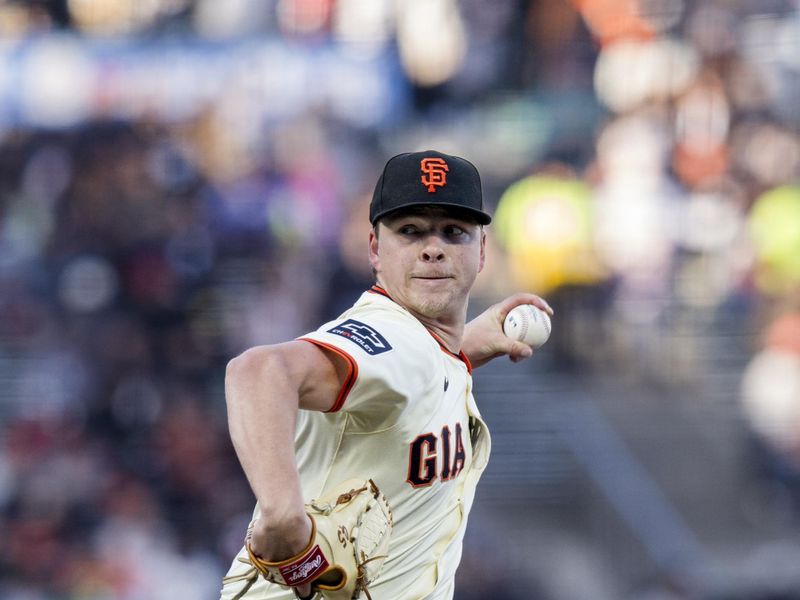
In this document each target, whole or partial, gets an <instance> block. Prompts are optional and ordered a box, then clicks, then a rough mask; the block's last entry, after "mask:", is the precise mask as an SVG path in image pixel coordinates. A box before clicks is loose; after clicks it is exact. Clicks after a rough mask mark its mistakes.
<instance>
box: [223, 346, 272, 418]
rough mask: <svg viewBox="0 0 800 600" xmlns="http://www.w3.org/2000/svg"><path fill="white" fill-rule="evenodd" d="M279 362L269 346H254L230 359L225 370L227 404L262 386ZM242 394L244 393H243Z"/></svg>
mask: <svg viewBox="0 0 800 600" xmlns="http://www.w3.org/2000/svg"><path fill="white" fill-rule="evenodd" d="M279 360H280V356H279V355H278V353H276V352H275V351H274V349H273V348H272V347H271V346H256V347H253V348H250V349H249V350H246V351H244V352H243V353H242V354H240V355H239V356H237V357H235V358H232V359H231V360H230V361H229V362H228V365H227V367H226V368H225V392H226V393H225V397H226V400H227V402H228V404H231V403H232V402H234V401H236V399H237V398H241V397H246V396H247V395H248V394H247V393H246V392H247V391H248V390H252V389H253V388H254V387H258V386H260V385H263V383H260V382H263V381H264V380H268V379H269V372H270V370H271V369H275V368H277V367H276V363H277V362H278V361H279ZM243 392H244V393H243Z"/></svg>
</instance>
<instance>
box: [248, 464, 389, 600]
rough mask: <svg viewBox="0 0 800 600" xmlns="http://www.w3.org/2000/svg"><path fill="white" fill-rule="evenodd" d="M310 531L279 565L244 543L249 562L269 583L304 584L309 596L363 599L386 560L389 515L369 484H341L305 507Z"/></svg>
mask: <svg viewBox="0 0 800 600" xmlns="http://www.w3.org/2000/svg"><path fill="white" fill-rule="evenodd" d="M306 512H307V513H308V515H309V516H310V517H311V521H312V523H313V531H312V532H311V540H310V542H309V544H308V546H307V547H306V548H305V549H304V550H303V551H302V552H300V553H299V554H298V555H297V556H293V557H291V558H288V559H286V560H282V561H279V562H270V561H266V560H263V559H262V558H261V557H259V556H257V555H255V554H254V553H253V552H252V551H251V549H250V546H249V544H247V546H246V547H247V552H248V555H249V558H250V563H251V564H252V565H253V566H254V567H255V568H256V569H258V571H259V572H260V573H261V574H262V575H263V576H264V577H265V578H266V579H268V580H270V581H272V582H273V583H277V584H278V585H281V586H285V587H299V586H301V585H303V584H306V583H310V584H311V589H312V591H313V592H314V594H312V597H313V598H318V597H321V598H327V599H330V600H351V599H352V598H361V597H362V596H361V592H362V591H363V592H364V594H365V596H363V597H366V598H369V597H370V596H369V591H368V586H369V584H370V583H372V582H373V581H375V579H376V578H377V577H378V575H379V574H380V571H381V568H382V567H383V563H384V561H385V560H386V558H387V556H388V554H387V553H388V549H389V537H390V535H391V532H392V511H391V510H390V508H389V504H388V502H387V501H386V497H385V496H384V495H383V494H382V493H381V491H380V490H379V489H378V487H377V486H376V485H375V483H374V482H373V481H372V480H371V479H368V480H367V481H363V480H352V479H351V480H347V481H344V482H342V483H340V484H339V485H337V486H335V487H334V488H333V489H331V490H330V491H329V492H328V493H327V494H325V495H324V496H322V497H320V498H317V499H316V500H312V501H311V502H309V503H308V504H306Z"/></svg>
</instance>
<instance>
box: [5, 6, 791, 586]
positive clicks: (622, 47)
mask: <svg viewBox="0 0 800 600" xmlns="http://www.w3.org/2000/svg"><path fill="white" fill-rule="evenodd" d="M426 148H436V149H440V150H443V151H446V152H451V153H454V154H458V155H461V156H465V157H467V158H469V159H471V160H472V161H473V162H474V163H475V164H476V165H477V166H478V167H479V169H480V171H481V173H482V176H483V184H484V193H485V196H486V202H487V204H488V205H489V208H490V210H491V211H492V212H493V213H494V214H495V221H494V222H493V224H492V225H491V226H490V227H489V229H488V232H489V236H490V248H489V259H488V265H487V268H486V270H485V272H484V273H483V274H482V275H481V278H480V279H479V283H478V286H477V288H476V292H475V296H474V301H473V304H472V306H471V312H477V311H479V310H481V309H482V308H483V307H485V306H487V305H488V304H490V303H491V302H493V301H496V300H497V299H499V298H500V297H502V296H503V295H504V294H506V293H509V292H512V291H516V290H528V291H532V292H535V293H538V294H540V295H542V296H544V297H546V298H547V299H548V300H549V301H550V303H551V304H553V306H554V307H555V309H556V316H555V319H554V337H553V339H551V340H550V341H549V342H548V344H547V345H546V346H545V347H544V348H543V349H542V351H540V352H539V353H538V355H537V357H536V358H535V359H534V360H531V361H527V362H526V363H523V364H522V365H513V366H512V365H510V364H508V363H504V362H502V361H496V363H497V364H492V365H490V366H488V367H486V368H484V369H482V370H480V371H478V372H477V373H476V386H477V387H478V391H479V393H480V396H479V398H478V399H479V404H481V406H482V407H484V408H483V409H482V410H484V411H485V413H486V418H487V420H488V421H489V423H490V426H491V427H492V429H493V432H494V440H495V442H494V443H495V454H494V456H493V460H492V463H491V464H490V468H489V470H488V472H487V475H486V477H485V480H484V482H483V484H482V486H481V487H480V488H479V490H478V497H477V501H476V507H475V514H474V516H473V519H472V520H471V523H470V531H469V534H468V539H467V545H466V548H465V556H464V561H463V565H462V567H461V569H460V572H459V582H458V592H457V596H456V598H457V600H479V599H497V600H517V599H534V600H536V599H547V600H573V599H576V600H577V599H584V598H585V599H587V600H603V599H609V600H615V599H622V598H636V599H668V598H719V599H720V600H722V599H735V598H742V599H751V598H752V599H756V598H759V599H767V598H776V599H777V598H800V535H798V526H800V4H798V2H797V0H492V2H481V1H479V0H402V1H401V0H224V1H215V0H30V1H12V0H3V1H0V598H2V599H3V600H79V599H80V600H90V599H91V600H112V599H113V600H161V599H170V600H175V599H181V600H183V599H187V600H205V599H212V598H216V597H218V596H217V594H218V589H219V586H220V581H221V577H222V575H223V574H224V572H225V571H226V570H227V567H228V565H229V563H230V561H231V560H232V558H233V556H234V555H235V553H236V551H237V550H238V548H239V547H240V544H241V542H242V536H243V533H244V529H245V527H246V524H247V522H248V520H249V517H250V512H251V510H252V506H253V498H252V495H251V493H250V491H249V488H248V487H247V484H246V482H245V480H244V477H243V475H242V473H241V470H240V468H239V466H238V463H237V461H236V458H235V455H234V454H233V451H232V448H231V446H230V442H229V440H228V437H227V428H226V420H225V403H224V395H223V378H224V370H225V365H226V362H227V361H228V360H229V359H230V358H232V357H233V356H235V355H236V354H238V353H239V352H241V351H242V350H244V349H245V348H247V347H249V346H251V345H254V344H266V343H272V342H278V341H283V340H287V339H291V338H293V337H296V336H299V335H302V334H303V333H305V332H307V331H309V330H310V329H313V328H316V327H317V326H318V325H319V324H320V323H321V322H323V321H325V320H328V319H331V318H333V317H335V316H336V315H337V314H338V313H339V312H340V311H341V310H342V309H343V308H345V307H346V306H348V305H349V304H350V303H351V302H352V301H353V300H354V299H355V298H356V297H357V295H358V294H360V292H361V291H362V290H364V289H365V288H366V287H367V286H368V285H369V284H370V283H371V274H370V270H369V265H368V263H367V260H366V239H367V232H368V223H367V216H366V215H367V203H368V198H369V196H370V194H371V190H372V187H373V185H374V182H375V180H376V178H377V175H378V172H379V169H380V168H381V166H382V165H383V163H384V162H385V161H386V159H388V158H389V157H390V156H392V155H394V154H396V153H398V152H403V151H408V150H417V149H426Z"/></svg>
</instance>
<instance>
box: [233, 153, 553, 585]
mask: <svg viewBox="0 0 800 600" xmlns="http://www.w3.org/2000/svg"><path fill="white" fill-rule="evenodd" d="M370 221H371V223H372V225H373V229H372V231H371V232H370V235H369V259H370V262H371V264H372V267H373V270H374V272H375V278H376V284H375V285H374V286H373V287H372V289H369V290H367V291H365V292H364V293H363V294H362V296H361V297H360V298H359V299H358V301H357V302H356V303H355V304H354V305H353V306H352V308H350V309H349V310H347V311H346V312H345V313H344V314H342V315H341V316H340V317H339V318H337V319H335V320H334V321H331V322H329V323H326V324H324V325H322V326H321V327H320V328H319V329H317V330H316V331H314V332H312V333H308V334H307V335H304V336H302V337H300V338H298V339H296V340H293V341H290V342H287V343H284V344H278V345H273V346H261V347H255V348H252V349H250V350H248V351H246V352H245V353H244V354H242V355H241V356H239V357H237V358H235V359H233V360H232V361H231V362H230V364H229V366H228V371H227V377H226V400H227V404H228V419H229V426H230V433H231V438H232V441H233V444H234V447H235V449H236V452H237V455H238V457H239V460H240V462H241V464H242V467H243V469H244V471H245V473H246V475H247V477H248V480H249V482H250V485H251V487H252V489H253V492H254V493H255V496H256V498H257V504H256V508H255V512H254V515H253V522H252V523H251V526H250V528H249V530H248V534H247V540H246V544H245V546H244V547H243V548H242V551H241V552H240V553H239V555H238V556H237V557H236V558H235V559H234V561H233V564H232V566H231V568H230V571H229V572H228V575H227V576H226V577H225V579H224V583H223V589H222V596H221V598H222V600H234V599H241V598H247V599H259V600H266V599H275V600H278V599H290V598H294V595H295V594H297V596H298V597H301V598H305V597H309V598H310V597H315V598H318V597H324V598H328V597H331V598H342V596H341V595H338V596H337V595H335V594H333V593H331V594H328V593H326V592H325V591H324V590H322V591H320V590H319V588H318V587H316V586H315V584H314V581H310V582H307V581H305V580H303V582H302V583H301V584H300V585H297V586H295V587H294V589H293V590H292V589H291V588H289V587H286V586H285V585H278V584H276V583H272V582H271V581H268V580H267V578H266V577H267V575H266V573H265V577H259V576H258V572H257V571H256V570H255V568H254V564H255V563H259V562H261V561H262V560H263V561H264V562H265V563H266V564H277V565H281V564H288V560H284V559H289V558H290V557H297V556H301V555H302V553H303V552H307V553H308V549H309V548H310V547H312V546H313V545H314V536H315V535H316V526H315V521H314V519H312V518H310V517H309V514H308V513H307V510H306V507H305V503H306V502H308V501H309V499H311V498H316V497H319V496H321V495H324V494H325V493H326V492H327V491H328V490H329V488H331V486H334V485H336V484H337V483H338V482H340V481H342V480H346V479H350V478H357V479H369V480H372V481H373V482H374V484H375V485H376V486H377V487H378V488H380V491H381V492H382V493H383V494H384V495H385V498H386V499H387V500H388V504H389V505H390V508H391V515H392V521H393V528H392V531H391V535H390V537H389V539H388V551H386V553H385V555H386V557H385V559H384V562H383V565H382V568H381V571H380V574H379V575H378V576H377V578H376V579H375V580H374V581H372V582H371V583H370V584H369V586H368V588H367V587H366V586H365V587H364V589H362V590H360V591H356V592H354V595H356V596H358V595H359V594H360V593H361V592H362V591H363V592H364V593H363V594H361V596H360V597H369V598H372V599H374V600H405V599H407V600H417V599H422V598H425V599H430V600H434V599H436V600H438V599H449V598H452V597H453V593H454V590H453V581H454V577H455V572H456V568H457V567H458V564H459V560H460V557H461V546H462V539H463V536H464V531H465V528H466V524H467V516H468V514H469V511H470V506H471V504H472V500H473V496H474V493H475V487H476V485H477V483H478V479H479V478H480V475H481V473H482V471H483V470H484V468H485V467H486V464H487V461H488V459H489V452H490V437H489V432H488V430H487V427H486V424H485V423H484V421H483V420H482V418H481V415H480V412H479V410H478V407H477V405H476V403H475V399H474V398H473V395H472V370H473V368H475V367H476V366H480V365H482V364H485V363H486V362H488V361H489V360H491V359H493V358H495V357H498V356H502V355H508V356H509V357H510V358H511V359H512V360H513V361H519V360H522V359H524V358H527V357H529V356H531V354H532V350H531V348H530V347H528V346H526V345H525V344H522V343H520V342H514V341H512V340H511V339H509V338H507V337H506V336H504V335H503V333H502V323H503V320H504V318H505V316H506V314H507V313H508V312H509V311H510V310H511V309H512V308H513V307H515V306H517V305H519V304H523V303H530V304H535V305H537V306H539V307H540V308H542V309H544V310H546V311H548V312H550V313H552V310H551V309H550V307H549V306H548V305H547V303H546V302H545V301H544V300H542V299H541V298H539V297H538V296H534V295H532V294H517V295H515V296H512V297H509V298H507V299H506V300H504V301H502V302H500V303H499V304H496V305H494V306H492V307H491V308H489V309H488V310H487V311H485V312H484V313H482V314H481V315H479V316H478V317H477V318H476V319H474V320H473V321H471V322H470V323H468V324H467V323H465V320H466V313H467V303H468V298H469V292H470V289H471V287H472V285H473V282H474V281H475V278H476V276H477V275H478V273H479V272H480V270H481V269H482V268H483V264H484V252H485V232H484V230H483V226H484V225H487V224H489V223H490V221H491V218H490V216H489V215H488V214H487V213H486V212H484V209H483V200H482V192H481V182H480V176H479V174H478V171H477V170H476V169H475V167H474V166H473V165H472V164H471V163H470V162H468V161H466V160H464V159H462V158H459V157H456V156H449V155H447V154H443V153H440V152H435V151H426V152H417V153H409V154H401V155H398V156H395V157H394V158H392V159H390V160H389V161H388V162H387V164H386V166H385V167H384V170H383V173H382V174H381V176H380V178H379V180H378V182H377V185H376V187H375V192H374V195H373V198H372V203H371V205H370ZM309 556H310V554H309ZM303 560H305V561H306V562H305V563H303V565H302V568H301V569H300V570H301V571H302V572H303V574H306V573H307V572H309V571H311V570H313V569H314V568H316V567H317V566H319V563H320V561H323V562H324V563H325V564H327V563H328V562H331V561H332V560H334V559H332V558H331V557H322V558H320V557H319V556H316V558H315V559H314V561H312V560H311V559H303ZM269 561H273V562H269ZM281 561H283V562H281ZM298 564H299V563H298ZM295 566H296V565H295ZM287 581H290V580H289V579H288V578H287ZM285 583H286V582H284V584H285Z"/></svg>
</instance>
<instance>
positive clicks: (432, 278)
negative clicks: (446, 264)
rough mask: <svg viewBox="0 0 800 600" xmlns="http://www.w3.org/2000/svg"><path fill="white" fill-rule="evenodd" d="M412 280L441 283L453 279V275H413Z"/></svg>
mask: <svg viewBox="0 0 800 600" xmlns="http://www.w3.org/2000/svg"><path fill="white" fill-rule="evenodd" d="M411 278H412V279H422V280H423V281H440V280H443V279H452V278H453V276H452V275H439V274H437V275H412V276H411Z"/></svg>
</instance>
